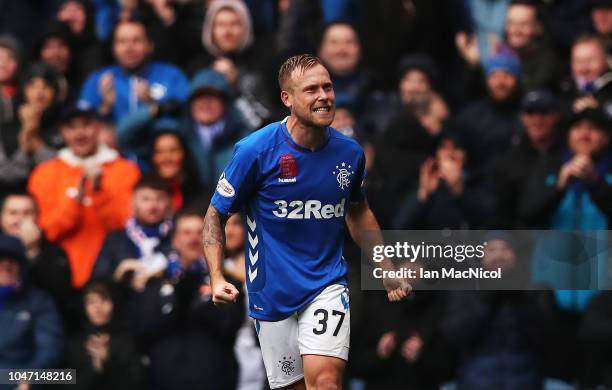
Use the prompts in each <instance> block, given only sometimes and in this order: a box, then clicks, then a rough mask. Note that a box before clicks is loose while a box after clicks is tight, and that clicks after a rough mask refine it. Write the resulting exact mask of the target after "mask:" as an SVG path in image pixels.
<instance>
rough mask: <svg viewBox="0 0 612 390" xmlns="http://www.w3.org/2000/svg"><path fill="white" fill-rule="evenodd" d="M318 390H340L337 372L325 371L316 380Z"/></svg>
mask: <svg viewBox="0 0 612 390" xmlns="http://www.w3.org/2000/svg"><path fill="white" fill-rule="evenodd" d="M315 386H316V387H315V388H316V389H317V390H340V388H341V386H340V378H339V377H338V375H337V374H336V373H335V372H331V371H323V372H321V373H320V374H319V375H317V378H316V380H315Z"/></svg>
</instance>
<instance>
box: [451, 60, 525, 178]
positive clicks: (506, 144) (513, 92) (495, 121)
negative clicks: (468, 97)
mask: <svg viewBox="0 0 612 390" xmlns="http://www.w3.org/2000/svg"><path fill="white" fill-rule="evenodd" d="M520 70H521V68H520V62H519V59H518V58H517V57H516V56H514V55H512V54H509V53H501V54H499V55H497V56H494V57H491V58H489V59H488V60H487V61H486V63H485V73H486V84H487V92H488V93H487V96H486V97H485V98H482V99H481V100H479V101H476V102H474V103H471V104H469V105H468V106H466V107H465V108H463V109H462V110H461V111H460V112H459V113H458V114H457V116H456V117H455V118H454V119H453V120H451V122H450V123H452V127H453V129H454V131H455V132H456V133H457V134H459V135H460V136H461V138H462V139H464V140H465V145H466V148H467V153H468V155H469V156H470V157H471V158H470V162H469V164H470V165H471V168H473V173H477V172H480V173H483V172H487V171H490V168H491V167H492V166H493V164H494V162H495V159H496V158H497V157H498V156H499V155H501V154H502V153H503V152H505V151H506V150H508V149H509V148H510V146H511V145H512V144H513V143H514V142H516V141H517V139H518V137H517V133H518V128H519V118H518V113H519V111H520V79H521V74H520Z"/></svg>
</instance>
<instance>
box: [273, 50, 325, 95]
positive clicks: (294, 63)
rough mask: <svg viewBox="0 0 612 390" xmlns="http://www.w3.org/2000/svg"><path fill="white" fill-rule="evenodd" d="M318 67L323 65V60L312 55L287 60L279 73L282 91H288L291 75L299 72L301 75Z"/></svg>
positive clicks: (300, 55) (302, 55)
mask: <svg viewBox="0 0 612 390" xmlns="http://www.w3.org/2000/svg"><path fill="white" fill-rule="evenodd" d="M317 65H322V66H324V65H323V62H322V61H321V59H320V58H319V57H317V56H314V55H312V54H299V55H296V56H293V57H290V58H289V59H287V60H286V61H285V62H283V64H282V65H281V67H280V69H279V71H278V86H279V87H280V89H281V90H286V89H287V88H286V86H287V82H288V81H289V80H290V79H291V74H292V73H293V72H294V71H295V70H297V71H299V72H300V73H304V71H306V70H308V69H311V68H314V67H315V66H317Z"/></svg>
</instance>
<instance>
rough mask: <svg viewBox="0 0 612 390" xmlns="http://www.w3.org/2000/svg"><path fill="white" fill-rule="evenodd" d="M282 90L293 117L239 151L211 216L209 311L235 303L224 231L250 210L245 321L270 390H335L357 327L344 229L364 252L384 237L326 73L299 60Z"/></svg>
mask: <svg viewBox="0 0 612 390" xmlns="http://www.w3.org/2000/svg"><path fill="white" fill-rule="evenodd" d="M278 81H279V84H280V88H281V100H282V101H283V104H284V105H285V106H286V107H288V108H289V109H290V110H291V115H290V116H289V117H287V118H285V119H284V120H283V121H281V122H276V123H272V124H270V125H268V126H266V127H264V128H262V129H260V130H258V131H256V132H255V133H253V134H251V135H249V136H248V137H246V138H244V139H243V140H241V141H240V142H238V144H236V148H235V150H234V156H233V158H232V160H231V162H230V163H229V165H228V166H227V167H226V168H225V171H224V173H223V174H222V175H221V178H220V179H219V182H218V184H217V189H216V192H215V194H214V195H213V198H212V200H211V205H210V206H209V208H208V211H207V213H206V217H205V221H204V249H205V254H206V259H207V261H208V264H209V271H210V277H211V283H212V290H213V301H214V302H215V303H217V304H225V303H231V302H234V301H235V300H236V297H237V296H238V291H237V290H236V288H235V287H234V286H233V285H232V284H231V283H229V282H227V281H226V280H225V279H224V277H223V272H222V261H223V242H224V239H225V237H224V229H223V225H224V222H225V221H226V220H227V218H228V216H229V215H230V214H232V213H235V212H238V211H242V212H243V213H244V216H245V221H246V228H247V243H246V246H247V248H246V251H245V252H246V256H247V260H246V261H245V265H246V274H247V289H248V298H249V314H250V316H251V317H253V318H254V319H255V329H256V330H257V334H258V337H259V341H260V344H261V350H262V354H263V359H264V364H265V366H266V371H267V375H268V381H269V382H270V387H271V388H273V389H277V388H289V389H305V388H308V389H339V388H341V382H342V372H343V370H344V366H345V363H346V359H347V357H348V348H349V323H350V311H349V302H348V289H347V287H346V274H347V265H346V262H345V260H344V258H343V257H342V250H343V234H344V233H343V231H344V221H345V220H346V223H347V226H348V229H349V231H350V233H351V236H352V238H353V239H354V240H355V242H357V243H359V242H360V241H361V237H362V234H363V233H364V232H365V231H374V232H378V233H379V232H380V227H379V225H378V222H377V221H376V218H375V217H374V214H373V213H372V211H371V210H370V208H369V206H368V204H367V202H366V200H365V193H364V189H363V181H364V178H365V157H364V153H363V150H362V149H361V147H360V146H359V144H358V143H357V142H355V141H354V140H352V139H350V138H348V137H346V136H344V135H342V134H340V133H339V132H338V131H336V130H334V129H332V128H330V127H329V125H330V124H331V122H332V120H333V118H334V110H335V95H334V89H333V86H332V82H331V79H330V76H329V72H328V71H327V69H326V68H325V67H324V66H323V64H322V63H321V61H320V60H319V59H318V58H317V57H315V56H312V55H308V54H303V55H298V56H294V57H291V58H289V59H288V60H287V61H286V62H285V63H284V64H283V65H282V66H281V68H280V71H279V75H278ZM378 236H379V234H378ZM378 240H379V241H380V242H382V238H380V237H378ZM385 288H386V289H387V292H388V296H389V300H391V301H397V300H401V299H402V298H404V297H405V296H406V295H407V294H408V285H407V283H406V282H405V281H403V280H393V279H387V280H385Z"/></svg>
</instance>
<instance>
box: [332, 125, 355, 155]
mask: <svg viewBox="0 0 612 390" xmlns="http://www.w3.org/2000/svg"><path fill="white" fill-rule="evenodd" d="M329 137H330V138H331V139H333V140H334V141H336V142H337V143H338V144H340V145H341V146H342V147H343V148H352V149H355V150H356V151H360V152H363V148H362V147H361V145H360V144H359V142H357V141H356V140H355V139H354V138H351V137H349V136H346V135H344V134H342V133H341V132H339V131H338V130H336V129H334V128H333V127H330V128H329Z"/></svg>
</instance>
